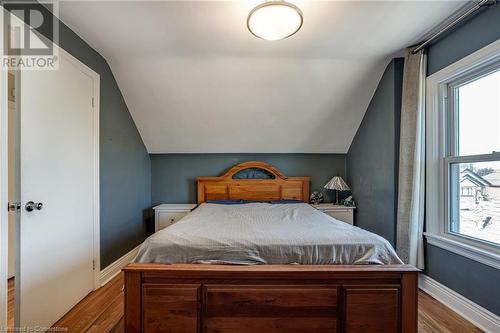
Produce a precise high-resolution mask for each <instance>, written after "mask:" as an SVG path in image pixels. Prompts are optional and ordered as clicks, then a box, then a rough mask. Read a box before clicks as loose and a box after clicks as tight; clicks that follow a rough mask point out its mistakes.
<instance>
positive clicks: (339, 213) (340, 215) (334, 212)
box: [311, 203, 356, 225]
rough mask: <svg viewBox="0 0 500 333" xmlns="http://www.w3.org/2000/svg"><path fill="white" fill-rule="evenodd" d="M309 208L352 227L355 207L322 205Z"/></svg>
mask: <svg viewBox="0 0 500 333" xmlns="http://www.w3.org/2000/svg"><path fill="white" fill-rule="evenodd" d="M311 206H313V207H314V208H316V209H317V210H320V211H322V212H323V213H325V214H327V215H330V216H331V217H333V218H334V219H337V220H339V221H342V222H345V223H348V224H352V225H354V209H356V207H347V206H339V205H334V204H331V203H322V204H319V205H311Z"/></svg>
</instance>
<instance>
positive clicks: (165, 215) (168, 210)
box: [153, 204, 196, 232]
mask: <svg viewBox="0 0 500 333" xmlns="http://www.w3.org/2000/svg"><path fill="white" fill-rule="evenodd" d="M195 208H196V204H161V205H158V206H155V207H153V209H154V210H155V232H157V231H159V230H161V229H163V228H166V227H168V226H169V225H171V224H174V223H175V222H177V221H179V220H180V219H181V218H183V217H184V216H186V215H187V214H188V213H189V212H191V211H192V210H193V209H195Z"/></svg>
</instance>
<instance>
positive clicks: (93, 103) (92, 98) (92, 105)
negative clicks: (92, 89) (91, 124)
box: [92, 97, 94, 107]
mask: <svg viewBox="0 0 500 333" xmlns="http://www.w3.org/2000/svg"><path fill="white" fill-rule="evenodd" d="M92 107H94V97H92Z"/></svg>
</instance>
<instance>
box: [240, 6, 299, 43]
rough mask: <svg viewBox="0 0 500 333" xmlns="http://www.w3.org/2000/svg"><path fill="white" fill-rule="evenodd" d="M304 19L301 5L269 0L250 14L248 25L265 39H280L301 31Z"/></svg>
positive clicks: (256, 34)
mask: <svg viewBox="0 0 500 333" xmlns="http://www.w3.org/2000/svg"><path fill="white" fill-rule="evenodd" d="M303 21H304V19H303V17H302V11H301V10H300V9H299V7H297V6H295V5H294V4H291V3H289V2H286V1H267V2H264V3H263V4H260V5H258V6H257V7H255V8H254V9H252V11H251V12H250V14H248V19H247V27H248V30H250V32H251V33H252V34H254V35H255V36H257V37H259V38H262V39H265V40H280V39H285V38H287V37H290V36H291V35H293V34H295V33H296V32H297V31H299V29H300V27H302V23H303Z"/></svg>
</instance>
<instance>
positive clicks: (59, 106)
mask: <svg viewBox="0 0 500 333" xmlns="http://www.w3.org/2000/svg"><path fill="white" fill-rule="evenodd" d="M59 61H60V62H59V69H58V70H45V71H40V70H36V71H23V72H22V74H21V91H20V98H21V104H20V106H21V112H20V116H21V143H20V150H21V152H20V154H21V158H20V164H21V165H20V167H21V175H20V178H21V204H22V208H21V222H20V223H21V225H20V235H19V237H20V238H19V240H20V256H19V259H20V260H19V263H18V264H19V274H18V276H16V283H20V295H19V296H20V319H19V324H20V325H21V326H42V327H44V326H51V325H52V324H54V323H55V321H57V320H58V319H59V318H61V317H62V316H63V315H64V314H65V313H66V312H67V311H68V310H70V309H71V308H72V307H73V306H74V305H75V304H77V303H78V302H79V301H80V300H81V299H82V298H83V297H85V296H86V295H87V294H88V293H89V292H90V291H92V290H93V287H94V272H93V259H94V249H93V247H94V243H93V237H94V221H95V220H94V219H95V216H94V213H95V211H94V210H95V209H96V206H95V203H94V199H95V192H94V190H95V184H94V179H95V178H94V177H95V174H94V172H95V169H94V162H95V154H94V153H95V147H94V143H95V140H96V136H95V135H94V134H95V133H94V132H93V131H94V126H93V125H94V123H93V122H94V117H93V114H94V109H93V106H92V104H93V103H92V98H93V94H94V84H95V82H94V81H93V79H92V77H91V76H89V75H88V73H86V72H85V71H83V70H82V65H81V64H78V63H76V62H75V61H74V60H72V58H71V57H70V56H68V55H66V54H65V53H62V52H61V53H60V54H59ZM30 201H32V202H34V203H35V205H34V209H33V210H32V211H28V210H27V209H26V204H27V203H28V202H30ZM37 203H41V204H42V205H43V207H38V208H41V209H40V210H38V209H37Z"/></svg>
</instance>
